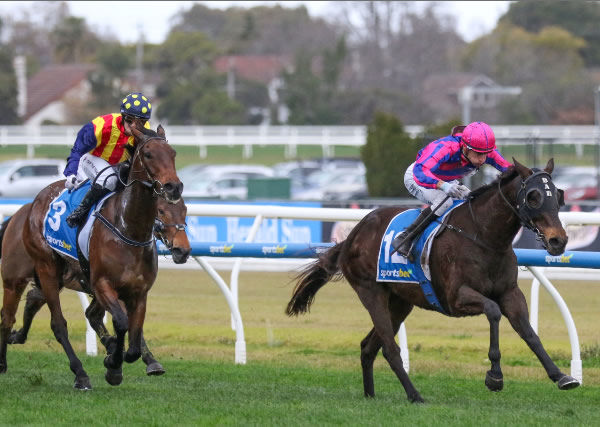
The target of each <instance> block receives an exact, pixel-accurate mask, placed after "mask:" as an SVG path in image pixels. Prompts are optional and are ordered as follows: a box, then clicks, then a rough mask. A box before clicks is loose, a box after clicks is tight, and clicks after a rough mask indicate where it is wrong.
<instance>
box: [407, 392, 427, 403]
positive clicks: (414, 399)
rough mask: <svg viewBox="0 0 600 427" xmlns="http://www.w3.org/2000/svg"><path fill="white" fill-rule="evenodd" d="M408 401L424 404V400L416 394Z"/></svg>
mask: <svg viewBox="0 0 600 427" xmlns="http://www.w3.org/2000/svg"><path fill="white" fill-rule="evenodd" d="M408 400H409V401H410V403H425V400H424V399H423V398H422V397H421V395H420V394H418V393H417V395H416V396H411V397H409V398H408Z"/></svg>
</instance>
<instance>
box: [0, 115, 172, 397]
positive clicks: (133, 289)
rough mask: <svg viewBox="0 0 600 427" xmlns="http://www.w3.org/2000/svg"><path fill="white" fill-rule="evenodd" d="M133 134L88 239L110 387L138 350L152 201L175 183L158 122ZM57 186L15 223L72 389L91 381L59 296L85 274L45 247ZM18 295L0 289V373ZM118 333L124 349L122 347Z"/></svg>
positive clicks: (150, 268)
mask: <svg viewBox="0 0 600 427" xmlns="http://www.w3.org/2000/svg"><path fill="white" fill-rule="evenodd" d="M138 128H139V127H138ZM133 133H134V138H135V140H136V148H135V151H134V153H133V156H132V161H131V167H130V170H129V174H128V178H127V183H126V186H125V189H124V190H123V191H122V192H120V193H117V194H115V195H114V196H112V197H110V198H109V199H107V200H106V202H105V203H104V205H103V207H102V209H101V211H100V213H101V215H102V216H103V217H104V218H105V219H106V220H107V221H106V223H104V222H103V223H100V222H99V221H96V222H95V224H94V226H93V227H92V230H91V235H90V240H89V242H90V243H89V265H90V285H91V289H92V293H93V295H94V299H95V300H96V301H97V307H99V308H102V310H106V311H108V312H110V314H111V316H112V320H113V327H114V330H115V335H116V344H115V346H114V351H113V352H112V353H111V354H109V355H108V356H107V357H106V358H105V359H104V365H105V367H106V368H107V370H106V375H105V378H106V381H107V382H108V383H109V384H111V385H118V384H120V383H121V381H122V379H123V374H122V364H123V360H125V361H126V362H128V363H132V362H134V361H136V360H137V359H139V358H140V356H141V347H142V329H143V324H144V317H145V314H146V300H147V294H148V291H149V290H150V288H151V287H152V285H153V284H154V280H155V279H156V273H157V270H158V261H157V252H156V250H155V248H154V242H153V240H152V232H153V226H154V219H155V218H156V215H157V199H158V197H161V198H163V199H165V200H166V201H167V202H169V203H177V202H178V201H179V199H180V197H181V191H182V189H183V184H182V183H181V181H180V180H179V178H178V177H177V173H176V171H175V150H174V149H173V148H172V147H171V146H170V145H169V144H168V143H167V140H166V138H165V132H164V129H163V128H162V126H159V127H158V130H157V132H154V131H151V130H138V129H134V130H133ZM63 188H64V184H63V182H62V181H58V182H56V183H53V184H51V185H49V186H48V187H46V188H45V189H44V190H42V191H41V192H40V193H39V194H38V195H37V196H36V198H35V199H34V200H33V203H32V205H31V214H30V215H29V217H28V218H27V220H26V221H25V223H24V225H23V234H22V238H23V243H24V246H25V249H26V251H27V253H28V255H29V256H30V257H31V259H32V260H33V262H34V269H35V273H36V274H37V276H38V279H39V283H40V287H41V289H42V292H43V294H44V298H45V299H46V303H47V304H48V308H49V309H50V315H51V321H50V325H51V327H52V331H53V332H54V336H55V337H56V339H57V341H58V342H59V343H60V344H61V345H62V346H63V348H64V350H65V353H66V354H67V357H68V358H69V366H70V368H71V371H73V373H74V374H75V384H74V387H75V388H76V389H81V390H86V389H90V388H91V383H90V380H89V377H88V375H87V373H86V372H85V370H84V369H83V366H82V364H81V361H80V360H79V359H78V358H77V356H76V355H75V352H74V351H73V347H72V346H71V343H70V342H69V338H68V332H67V326H66V325H67V322H66V320H65V318H64V316H63V314H62V310H61V306H60V298H59V291H60V290H61V289H62V287H63V286H64V285H65V283H68V282H72V281H81V280H85V277H84V275H83V274H82V270H81V267H80V266H79V263H78V262H77V261H75V260H73V259H71V258H69V257H67V256H64V255H61V254H59V253H57V252H55V251H54V250H52V248H51V247H50V246H49V245H48V244H47V242H46V239H45V237H44V230H43V229H44V217H45V214H46V212H47V210H48V206H49V205H50V203H51V202H52V200H54V198H55V197H56V196H57V195H58V194H59V193H60V192H61V191H62V189H63ZM55 219H57V220H63V219H64V218H62V217H58V218H55ZM19 298H20V295H17V293H16V292H15V290H14V289H9V288H6V287H5V288H4V301H3V307H2V324H1V329H0V373H3V372H6V369H7V363H6V346H7V344H8V340H9V337H10V333H11V329H12V325H14V323H15V312H16V307H17V304H18V301H19ZM126 333H128V336H129V348H128V349H127V351H126V352H124V343H125V334H126Z"/></svg>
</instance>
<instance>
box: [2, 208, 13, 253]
mask: <svg viewBox="0 0 600 427" xmlns="http://www.w3.org/2000/svg"><path fill="white" fill-rule="evenodd" d="M11 218H12V216H9V217H8V218H7V219H5V220H4V222H3V223H2V225H0V258H2V240H3V239H4V232H5V231H6V227H8V223H9V222H10V219H11Z"/></svg>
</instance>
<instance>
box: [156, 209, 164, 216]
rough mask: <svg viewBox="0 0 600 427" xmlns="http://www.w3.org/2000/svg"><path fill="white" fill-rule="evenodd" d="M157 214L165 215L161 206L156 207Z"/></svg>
mask: <svg viewBox="0 0 600 427" xmlns="http://www.w3.org/2000/svg"><path fill="white" fill-rule="evenodd" d="M158 214H159V215H160V216H165V211H164V210H163V209H161V208H158Z"/></svg>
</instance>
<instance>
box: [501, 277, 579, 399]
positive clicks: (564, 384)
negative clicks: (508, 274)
mask: <svg viewBox="0 0 600 427" xmlns="http://www.w3.org/2000/svg"><path fill="white" fill-rule="evenodd" d="M500 308H501V309H502V313H503V314H504V315H505V316H506V317H507V319H508V321H509V322H510V324H511V325H512V327H513V329H514V330H515V331H516V332H517V333H518V334H519V336H520V337H521V338H522V339H523V340H524V341H525V342H526V343H527V345H528V346H529V348H530V349H531V351H533V352H534V353H535V355H536V356H537V358H538V359H539V360H540V362H541V363H542V366H543V367H544V369H545V370H546V373H547V374H548V377H550V379H551V380H552V381H554V382H555V383H557V384H558V388H559V389H561V390H569V389H572V388H575V387H577V386H579V381H577V380H576V379H575V378H573V377H572V376H570V375H566V374H564V373H563V372H561V370H560V369H558V366H556V364H555V363H554V362H553V361H552V359H550V356H548V353H547V352H546V350H545V349H544V346H543V345H542V342H541V341H540V338H539V336H538V335H537V334H536V333H535V331H534V330H533V328H532V327H531V324H530V323H529V311H528V309H527V302H526V301H525V296H524V295H523V292H521V290H520V289H519V288H518V287H517V286H515V287H514V288H512V289H511V290H509V291H508V292H506V293H505V294H504V295H503V296H502V298H501V299H500Z"/></svg>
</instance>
